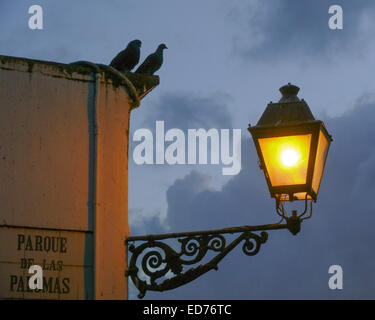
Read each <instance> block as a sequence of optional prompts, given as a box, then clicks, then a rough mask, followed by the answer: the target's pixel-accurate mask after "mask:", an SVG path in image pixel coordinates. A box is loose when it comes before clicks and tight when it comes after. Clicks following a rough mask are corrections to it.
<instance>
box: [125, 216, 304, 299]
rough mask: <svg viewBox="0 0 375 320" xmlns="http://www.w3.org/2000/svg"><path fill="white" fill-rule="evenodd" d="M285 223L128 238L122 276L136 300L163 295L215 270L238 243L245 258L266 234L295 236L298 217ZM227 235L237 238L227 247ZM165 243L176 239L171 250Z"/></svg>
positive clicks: (251, 253) (297, 229)
mask: <svg viewBox="0 0 375 320" xmlns="http://www.w3.org/2000/svg"><path fill="white" fill-rule="evenodd" d="M285 220H286V223H284V224H266V225H259V226H242V227H234V228H224V229H217V230H205V231H195V232H182V233H167V234H159V235H148V236H135V237H128V238H127V239H126V245H127V246H128V250H129V251H130V252H131V254H132V255H131V259H130V263H129V267H128V269H127V271H126V276H130V277H131V279H132V281H133V283H134V285H135V286H136V287H137V288H138V290H139V294H138V297H139V298H143V297H144V296H145V294H146V292H147V290H151V291H165V290H171V289H174V288H177V287H180V286H182V285H184V284H186V283H188V282H191V281H193V280H195V279H196V278H198V277H200V276H201V275H203V274H205V273H206V272H208V271H210V270H212V269H215V270H217V269H218V267H217V265H218V263H219V262H220V261H221V260H222V259H223V258H224V257H225V256H226V255H227V254H228V253H229V252H230V251H232V250H233V249H234V248H235V247H236V246H237V245H238V244H239V243H241V242H243V245H242V251H243V252H244V253H245V254H246V255H248V256H254V255H256V254H257V253H258V252H259V250H260V247H261V245H262V244H264V243H265V242H266V241H267V239H268V233H267V232H266V231H269V230H279V229H288V230H289V231H290V232H291V233H292V234H294V235H295V234H297V233H298V232H299V230H300V225H301V219H300V217H298V216H297V215H295V214H294V215H292V216H291V217H289V218H286V219H285ZM254 232H260V233H259V234H256V233H254ZM228 234H239V236H237V237H236V238H235V239H234V240H232V242H230V243H229V244H227V243H226V242H227V239H226V237H225V236H226V235H228ZM169 239H177V241H178V242H179V244H178V245H176V244H174V245H173V246H171V245H168V244H167V243H166V242H162V240H165V241H168V240H169ZM138 243H139V244H138ZM176 247H178V249H177V248H176ZM208 252H213V253H217V254H216V255H215V256H214V257H213V258H212V259H211V260H210V261H208V262H207V263H205V264H200V265H199V266H197V267H196V268H193V267H191V268H190V269H188V270H186V271H185V272H183V271H184V270H183V269H184V265H193V264H196V263H198V262H200V261H201V260H202V259H203V258H204V257H205V256H206V254H207V253H208ZM140 276H141V277H142V278H144V280H142V279H141V278H140Z"/></svg>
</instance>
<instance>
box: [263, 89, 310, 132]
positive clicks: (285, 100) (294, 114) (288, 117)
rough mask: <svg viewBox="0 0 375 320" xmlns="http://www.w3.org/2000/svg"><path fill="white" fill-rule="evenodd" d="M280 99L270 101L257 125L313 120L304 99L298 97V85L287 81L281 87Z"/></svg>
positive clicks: (277, 124) (275, 124)
mask: <svg viewBox="0 0 375 320" xmlns="http://www.w3.org/2000/svg"><path fill="white" fill-rule="evenodd" d="M279 90H280V92H281V94H282V97H281V99H280V100H279V102H277V103H273V102H270V103H269V104H268V105H267V107H266V109H265V110H264V112H263V114H262V116H261V117H260V119H259V121H258V123H257V125H256V126H257V127H259V126H280V125H290V124H297V123H301V122H310V121H314V120H315V118H314V116H313V114H312V112H311V110H310V107H309V106H308V104H307V103H306V101H305V100H303V99H299V98H298V96H297V94H298V91H299V87H297V86H295V85H292V84H290V83H288V84H287V85H285V86H283V87H281V88H280V89H279Z"/></svg>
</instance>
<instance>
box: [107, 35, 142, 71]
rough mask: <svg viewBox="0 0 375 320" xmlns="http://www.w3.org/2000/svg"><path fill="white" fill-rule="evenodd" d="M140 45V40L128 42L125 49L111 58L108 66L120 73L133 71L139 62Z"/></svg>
mask: <svg viewBox="0 0 375 320" xmlns="http://www.w3.org/2000/svg"><path fill="white" fill-rule="evenodd" d="M141 45H142V42H141V41H140V40H133V41H130V42H129V43H128V45H127V46H126V48H125V49H124V50H122V51H121V52H120V53H119V54H117V56H116V57H114V58H113V60H112V61H111V63H110V66H111V67H113V68H115V69H117V70H118V71H121V72H127V71H130V70H131V69H133V68H134V67H135V66H136V65H137V63H138V62H139V57H140V55H141V49H140V48H141Z"/></svg>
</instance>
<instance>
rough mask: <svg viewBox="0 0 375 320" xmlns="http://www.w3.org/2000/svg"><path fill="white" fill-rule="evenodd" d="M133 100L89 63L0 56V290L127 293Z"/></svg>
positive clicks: (59, 295) (22, 294)
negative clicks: (38, 271)
mask: <svg viewBox="0 0 375 320" xmlns="http://www.w3.org/2000/svg"><path fill="white" fill-rule="evenodd" d="M145 94H146V93H145ZM130 105H131V101H130V98H129V95H128V93H127V91H126V90H124V88H123V87H122V86H119V87H116V86H114V85H113V84H112V82H111V80H105V77H104V74H101V80H100V84H99V88H98V90H96V87H95V76H94V74H93V73H92V72H91V70H90V69H88V68H83V67H72V66H67V65H62V64H55V63H46V62H40V61H33V60H27V59H18V58H9V57H0V179H1V182H0V203H1V205H0V298H43V299H64V298H66V299H91V298H96V299H101V298H103V299H125V298H126V295H127V293H126V287H127V286H126V278H125V276H124V271H125V268H126V256H125V254H126V252H125V246H124V241H125V239H126V237H127V235H128V233H129V227H128V217H127V213H128V198H127V197H128V171H127V170H128V154H127V152H128V130H129V117H130V110H131V107H130ZM95 117H96V122H97V126H95V123H94V122H95V121H94V119H95ZM31 264H38V265H41V266H43V270H44V273H43V276H44V288H43V290H41V291H40V292H36V291H30V290H29V288H28V285H27V278H28V277H30V276H31V275H29V274H28V266H29V265H31Z"/></svg>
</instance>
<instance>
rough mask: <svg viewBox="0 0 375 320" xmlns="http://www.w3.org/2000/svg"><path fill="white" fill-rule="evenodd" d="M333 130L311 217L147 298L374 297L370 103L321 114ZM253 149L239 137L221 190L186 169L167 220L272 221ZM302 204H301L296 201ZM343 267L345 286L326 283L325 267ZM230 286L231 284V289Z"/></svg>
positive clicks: (182, 225) (374, 123)
mask: <svg viewBox="0 0 375 320" xmlns="http://www.w3.org/2000/svg"><path fill="white" fill-rule="evenodd" d="M325 123H326V125H327V128H328V129H329V131H330V133H331V134H332V135H333V138H334V141H333V143H332V146H331V149H330V153H329V156H328V161H327V165H326V171H325V175H324V177H323V181H322V186H321V190H320V194H319V199H318V202H317V203H316V204H315V205H314V212H313V217H312V219H310V220H307V221H306V222H304V223H303V224H302V231H301V233H300V234H298V235H297V236H292V235H291V234H289V233H288V232H287V231H273V232H272V231H271V232H270V233H269V240H268V241H267V243H266V244H264V245H263V248H262V249H261V251H260V252H259V254H258V255H256V256H255V257H248V256H246V255H244V254H243V253H242V251H241V249H240V246H239V248H236V249H235V250H234V251H233V252H231V253H230V255H229V256H228V257H226V258H225V259H224V260H223V261H222V262H221V263H220V264H219V271H218V272H217V273H216V272H213V271H211V272H209V273H208V274H206V275H205V276H203V277H201V278H199V279H198V280H195V281H194V282H192V283H190V284H188V285H185V286H183V287H181V288H178V289H175V290H174V291H173V292H166V293H163V294H160V293H152V292H150V293H148V294H147V296H146V297H147V298H153V299H176V298H181V299H185V298H188V299H189V298H190V299H193V298H194V299H357V298H362V299H363V298H364V299H373V298H375V294H374V288H375V277H373V270H374V268H375V256H374V254H373V251H374V243H375V234H374V231H373V226H374V223H375V212H374V211H375V206H374V204H373V202H372V199H373V197H374V192H375V180H374V178H375V103H374V102H372V103H371V102H366V103H362V104H360V105H357V106H356V108H355V109H353V110H352V111H351V112H348V113H346V114H345V115H343V116H342V117H340V118H335V119H326V121H325ZM254 149H255V148H254V147H253V146H252V142H251V141H250V139H244V140H243V150H247V152H243V155H244V158H243V170H242V171H241V172H240V174H239V175H237V176H235V177H233V178H232V179H231V180H230V181H229V182H228V183H227V184H226V185H225V186H224V187H223V189H222V190H221V191H214V190H212V189H211V185H210V177H209V176H207V175H205V174H203V173H199V172H198V171H192V172H191V173H190V174H188V175H187V176H186V177H185V178H184V179H179V180H176V181H175V183H174V184H173V185H172V186H171V187H170V188H169V189H168V191H167V201H168V215H167V218H166V221H165V223H167V224H168V225H169V226H170V227H171V229H172V230H174V231H192V230H201V229H210V228H222V227H228V226H237V225H246V224H264V223H272V222H275V221H276V214H275V213H274V209H273V206H274V201H273V199H272V200H271V199H270V198H269V195H268V191H267V187H266V184H265V181H264V177H263V176H262V172H261V171H260V170H259V169H258V168H257V166H256V159H257V158H256V154H255V150H254ZM300 205H302V204H300ZM334 264H338V265H341V266H342V267H343V270H344V290H330V289H329V288H328V279H329V277H330V275H329V274H328V268H329V267H330V266H331V265H334ZM233 288H236V289H235V290H234V289H233Z"/></svg>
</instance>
